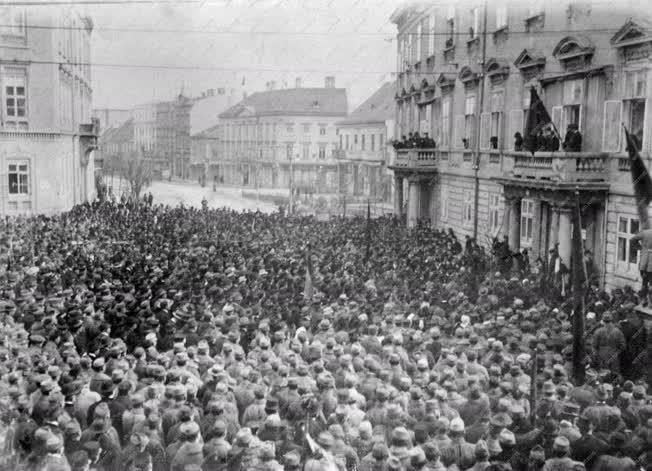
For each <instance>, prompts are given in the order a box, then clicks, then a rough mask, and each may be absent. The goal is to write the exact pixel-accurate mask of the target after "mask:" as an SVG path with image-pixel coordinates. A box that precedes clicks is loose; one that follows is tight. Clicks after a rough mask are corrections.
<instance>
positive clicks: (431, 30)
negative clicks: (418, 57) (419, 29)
mask: <svg viewBox="0 0 652 471" xmlns="http://www.w3.org/2000/svg"><path fill="white" fill-rule="evenodd" d="M428 24H429V27H428V57H430V56H433V55H435V42H436V40H435V38H436V37H437V34H435V33H436V32H437V31H436V29H435V15H434V14H432V15H430V16H429V17H428Z"/></svg>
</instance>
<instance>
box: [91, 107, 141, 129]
mask: <svg viewBox="0 0 652 471" xmlns="http://www.w3.org/2000/svg"><path fill="white" fill-rule="evenodd" d="M132 116H133V111H132V110H125V109H118V108H95V109H94V110H93V118H95V119H97V120H98V122H99V126H100V130H104V129H109V128H115V127H116V126H120V125H121V124H122V123H124V122H125V121H127V120H128V119H129V118H131V117H132Z"/></svg>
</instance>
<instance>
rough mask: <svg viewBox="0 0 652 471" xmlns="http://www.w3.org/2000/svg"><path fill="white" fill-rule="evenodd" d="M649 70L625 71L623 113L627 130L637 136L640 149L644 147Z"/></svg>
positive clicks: (636, 140)
mask: <svg viewBox="0 0 652 471" xmlns="http://www.w3.org/2000/svg"><path fill="white" fill-rule="evenodd" d="M646 95H647V70H635V71H628V72H626V73H625V93H624V98H625V99H624V100H623V115H624V121H625V125H626V126H627V130H628V131H629V132H630V133H631V135H632V136H634V137H635V142H636V144H637V146H638V150H642V149H643V139H644V137H645V133H644V129H645V128H644V123H645V101H646Z"/></svg>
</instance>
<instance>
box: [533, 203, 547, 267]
mask: <svg viewBox="0 0 652 471" xmlns="http://www.w3.org/2000/svg"><path fill="white" fill-rule="evenodd" d="M533 209H534V217H533V218H532V229H533V230H532V251H531V253H530V261H534V260H536V258H537V257H538V256H539V255H540V254H541V243H542V240H545V237H543V230H544V229H545V226H543V227H542V224H541V222H542V219H541V200H540V199H538V198H534V208H533Z"/></svg>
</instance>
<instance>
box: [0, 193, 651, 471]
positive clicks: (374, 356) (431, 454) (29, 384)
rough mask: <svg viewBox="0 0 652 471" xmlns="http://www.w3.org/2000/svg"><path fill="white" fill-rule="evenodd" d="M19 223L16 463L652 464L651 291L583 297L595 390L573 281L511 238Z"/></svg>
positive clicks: (4, 406) (99, 209)
mask: <svg viewBox="0 0 652 471" xmlns="http://www.w3.org/2000/svg"><path fill="white" fill-rule="evenodd" d="M0 224H3V230H2V233H1V235H0V290H1V291H0V293H1V294H0V330H1V332H0V357H1V360H2V361H1V362H0V375H1V376H0V390H1V391H2V393H1V394H0V418H1V423H0V437H1V440H0V446H1V447H2V448H0V455H1V460H0V469H2V470H21V471H73V470H74V471H82V470H89V471H145V470H151V471H159V470H161V471H191V470H194V471H200V470H203V471H218V470H219V471H222V470H225V471H226V470H229V471H230V470H234V471H240V470H242V471H249V470H261V471H262V470H266V471H276V470H297V471H300V470H305V471H317V470H323V471H345V470H347V471H348V470H359V471H375V470H378V471H389V470H396V471H443V470H447V471H466V470H490V471H496V470H514V471H536V470H544V471H552V470H561V471H563V470H583V469H586V470H589V471H606V470H614V471H616V470H639V469H644V470H651V469H652V397H651V396H650V394H651V391H650V385H649V384H648V382H647V381H648V378H647V377H646V373H647V371H648V369H649V368H650V363H649V359H648V357H647V350H646V345H647V343H646V342H647V338H646V331H645V326H644V324H643V323H642V321H641V320H640V319H639V317H638V316H637V313H636V311H635V309H634V308H635V306H636V305H637V304H638V302H639V299H638V294H637V293H636V291H635V290H633V289H630V288H623V289H616V290H613V291H611V292H609V293H607V292H605V291H602V290H600V289H598V288H597V287H593V288H591V289H590V290H588V291H587V292H586V293H585V300H584V301H585V303H584V306H585V307H584V310H583V311H584V315H585V326H584V327H585V339H584V340H585V342H584V343H585V346H586V352H585V353H586V354H585V358H582V359H581V360H582V361H581V363H582V368H583V374H582V375H580V376H583V377H584V380H583V381H582V382H578V381H576V378H577V377H578V375H577V374H576V373H577V371H574V370H573V366H572V365H573V362H572V359H573V345H574V342H573V334H572V328H571V325H572V321H573V316H574V315H575V311H577V309H574V304H573V303H572V302H569V299H570V298H569V293H567V292H565V291H570V290H555V289H551V286H558V283H557V284H556V281H555V279H554V277H556V276H557V273H558V271H557V270H547V269H545V268H542V267H539V266H538V265H537V264H532V266H530V265H529V264H527V263H525V262H524V261H523V260H521V261H520V262H518V263H514V260H513V255H514V254H510V253H509V251H508V250H507V248H506V247H504V246H501V244H500V242H497V241H496V242H495V243H494V247H493V248H494V250H493V251H492V250H491V248H489V247H488V248H487V249H485V248H483V245H486V244H478V243H476V241H475V240H473V239H471V238H467V239H466V240H464V237H463V236H457V235H456V234H454V233H453V232H452V231H450V230H437V229H436V228H431V227H428V226H419V227H417V228H413V229H409V230H408V229H406V228H405V227H404V225H402V224H401V223H400V222H399V221H397V220H395V219H392V218H387V217H385V218H378V219H372V220H367V219H366V218H349V219H344V218H333V219H331V220H330V221H316V220H315V219H314V218H313V217H292V216H287V215H285V214H282V213H273V214H262V213H258V212H235V211H232V210H228V209H209V208H208V207H203V208H188V207H183V206H179V207H176V208H171V207H164V206H161V205H156V204H153V202H152V200H151V199H149V200H145V201H142V200H138V201H123V202H102V203H95V204H86V205H81V206H77V207H75V208H73V209H72V210H71V211H70V212H66V213H63V214H60V215H54V216H34V217H30V218H8V219H7V220H6V221H4V223H0ZM520 256H521V258H523V255H522V254H520ZM525 258H527V257H525ZM578 315H579V314H578Z"/></svg>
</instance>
